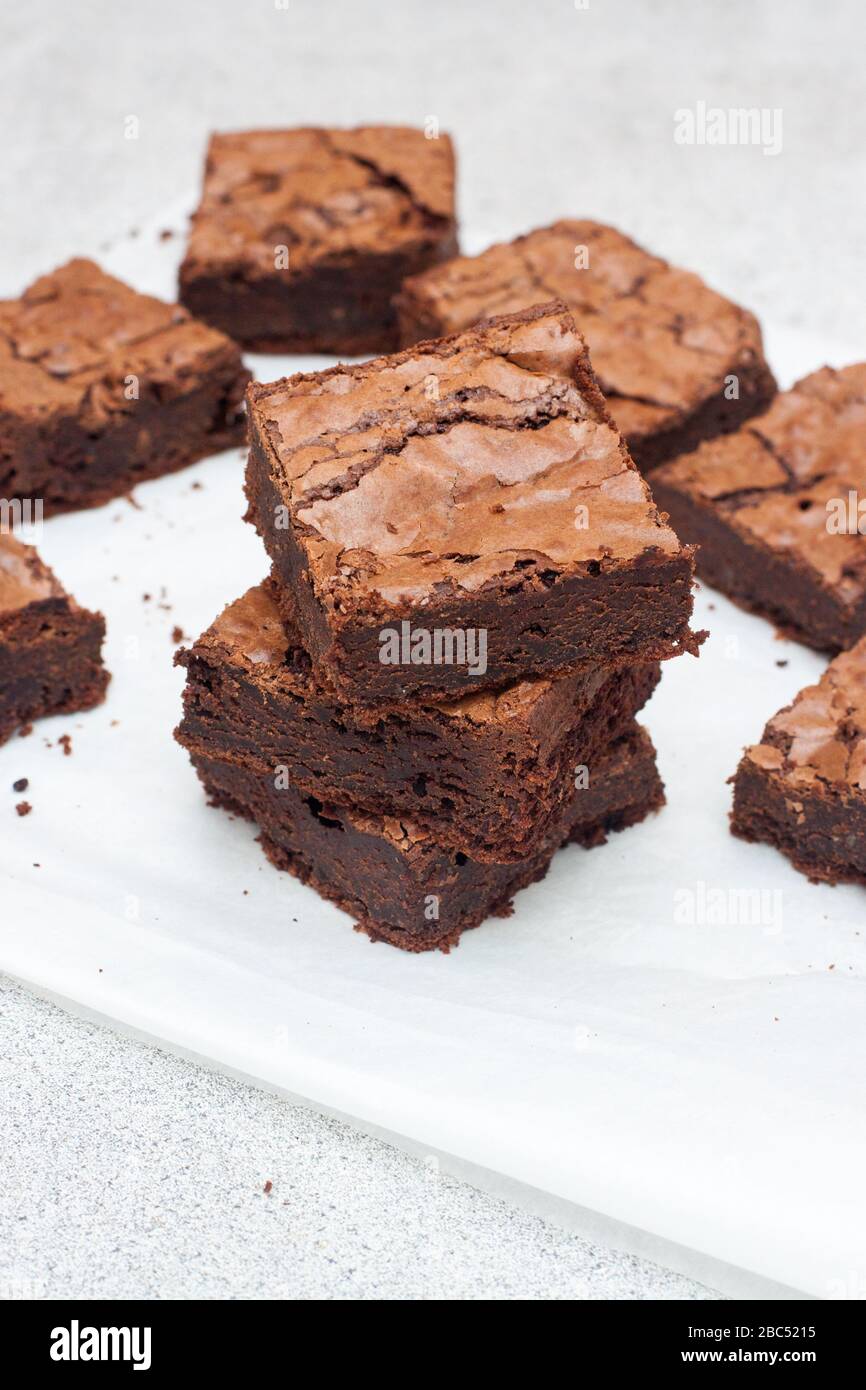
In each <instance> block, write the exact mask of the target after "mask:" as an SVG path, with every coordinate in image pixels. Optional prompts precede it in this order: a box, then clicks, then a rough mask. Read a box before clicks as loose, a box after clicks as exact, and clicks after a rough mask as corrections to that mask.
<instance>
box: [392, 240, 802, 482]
mask: <svg viewBox="0 0 866 1390" xmlns="http://www.w3.org/2000/svg"><path fill="white" fill-rule="evenodd" d="M549 299H562V300H564V302H565V303H566V304H567V305H568V307H569V309H571V311H572V313H573V314H574V317H575V320H576V322H577V325H578V327H579V328H580V331H581V332H582V333H583V334H584V336H585V338H586V339H587V342H588V344H589V350H590V353H591V355H592V365H593V368H594V369H595V374H596V376H597V377H598V381H599V385H600V386H601V389H602V391H603V392H604V395H605V399H606V400H607V403H608V406H609V408H610V412H611V414H612V415H613V418H614V420H615V421H616V423H617V426H618V428H619V430H620V432H621V433H622V434H623V435H624V436H625V439H626V442H627V444H628V447H629V449H630V451H631V455H632V458H633V459H634V461H635V463H636V464H637V465H638V467H639V468H641V469H643V470H645V471H646V470H648V469H651V468H655V467H656V465H657V464H659V463H661V462H662V460H664V459H668V458H672V457H673V456H674V455H675V454H680V453H683V452H684V451H685V450H690V449H694V448H696V447H697V445H698V444H699V443H700V442H701V440H703V439H709V438H711V437H712V436H714V435H717V434H723V433H726V432H727V431H730V430H734V429H736V428H737V427H738V426H739V425H740V424H741V423H742V421H743V420H745V419H747V418H748V417H749V416H750V415H753V414H754V413H755V412H756V411H758V410H761V409H763V408H764V406H765V405H766V404H767V403H768V401H769V400H770V399H771V398H772V396H773V394H774V392H775V390H776V383H775V381H774V380H773V374H772V372H771V371H770V369H769V367H768V366H767V363H766V361H765V360H764V349H763V344H762V341H761V330H760V327H759V325H758V321H757V319H756V318H755V317H754V315H753V314H750V313H749V312H748V311H747V310H745V309H741V308H740V307H739V306H738V305H736V304H733V303H732V302H731V301H730V300H729V299H725V298H724V296H723V295H720V294H717V293H716V292H715V291H714V290H711V289H710V288H709V286H708V285H705V284H704V282H703V280H701V279H700V278H699V277H698V276H697V275H693V274H691V273H690V272H689V271H686V270H678V269H677V268H676V267H674V266H672V265H669V264H668V262H667V261H664V260H662V259H661V258H660V257H659V256H652V255H650V253H649V252H648V251H644V250H643V248H642V247H640V246H637V245H636V244H635V242H633V241H631V240H630V239H629V238H628V237H627V236H623V234H622V232H618V231H617V230H616V229H615V228H614V227H606V226H604V225H603V224H602V223H599V222H588V221H585V220H566V221H562V222H557V223H555V224H554V225H553V226H552V227H542V228H540V229H538V230H537V231H534V232H530V233H529V235H528V236H521V237H518V238H517V239H516V241H511V242H506V243H504V244H502V245H499V246H491V247H490V249H489V250H487V251H485V252H483V254H482V255H480V256H460V257H458V258H457V259H455V260H453V261H449V262H448V264H447V265H443V266H438V267H436V268H435V269H433V270H429V271H425V272H424V274H423V275H418V276H414V277H412V278H411V279H408V280H407V281H406V282H405V283H404V285H403V287H402V289H401V291H400V293H399V295H398V296H397V300H396V307H397V314H398V319H399V323H400V341H401V343H402V345H403V346H406V347H408V346H410V345H411V344H412V343H416V342H418V341H420V340H421V339H423V338H439V337H444V336H445V335H446V334H449V333H459V332H461V331H462V330H463V329H465V328H468V327H470V326H471V325H472V324H474V323H478V322H479V321H480V320H481V319H486V318H488V317H490V316H491V315H493V314H507V313H513V312H515V311H516V310H519V309H525V308H528V307H529V306H530V305H532V304H538V303H540V302H542V301H544V300H549ZM732 378H736V388H734V386H733V384H732ZM734 389H736V395H734V394H733V391H734ZM729 397H730V398H729Z"/></svg>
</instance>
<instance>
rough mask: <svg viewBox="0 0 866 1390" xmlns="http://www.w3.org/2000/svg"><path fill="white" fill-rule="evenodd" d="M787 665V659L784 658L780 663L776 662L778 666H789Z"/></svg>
mask: <svg viewBox="0 0 866 1390" xmlns="http://www.w3.org/2000/svg"><path fill="white" fill-rule="evenodd" d="M787 664H788V661H787V658H786V657H783V658H782V659H781V660H780V661H777V662H776V665H777V666H787Z"/></svg>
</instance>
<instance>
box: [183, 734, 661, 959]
mask: <svg viewBox="0 0 866 1390" xmlns="http://www.w3.org/2000/svg"><path fill="white" fill-rule="evenodd" d="M193 765H194V766H195V768H196V771H197V773H198V775H199V777H200V778H201V780H202V783H203V784H204V786H205V789H206V791H207V792H208V794H209V796H210V797H211V799H212V800H213V801H214V802H215V803H216V804H218V805H222V806H224V807H225V808H227V809H229V810H233V811H236V812H238V813H239V814H242V815H245V816H246V817H247V818H249V819H251V820H254V821H256V822H257V824H258V825H259V828H260V830H261V832H262V835H261V840H262V846H263V848H264V850H265V852H266V854H267V855H268V856H269V858H270V859H271V860H272V862H273V863H274V864H275V865H276V866H277V867H278V868H281V869H287V870H288V871H289V872H291V873H293V874H295V876H296V877H298V878H300V879H301V881H302V882H304V883H309V884H311V886H313V887H314V888H316V890H317V891H318V892H319V893H321V894H322V896H323V897H326V898H329V899H331V901H333V902H335V903H336V904H337V905H338V906H339V907H342V908H343V909H344V911H347V912H349V913H350V914H351V915H352V916H354V917H356V918H357V919H358V925H359V926H360V927H361V928H362V929H363V930H364V931H365V932H367V934H368V935H369V936H371V937H372V938H373V939H374V940H383V941H389V942H390V943H391V944H392V945H396V946H400V947H401V948H402V949H404V950H409V951H424V950H431V949H435V948H436V947H439V948H446V949H447V947H448V946H450V945H453V944H454V943H455V942H456V941H457V939H458V937H459V936H460V934H461V933H462V932H463V931H467V930H469V929H470V928H471V927H475V926H478V925H479V924H480V923H481V922H482V921H483V920H484V918H485V917H488V916H491V915H496V914H500V913H505V912H507V911H508V909H509V906H510V901H511V898H512V897H513V895H514V894H515V893H516V892H517V891H518V890H519V889H520V888H523V887H526V886H527V885H528V884H530V883H532V882H535V881H537V880H538V879H539V878H542V877H543V876H544V874H545V873H546V872H547V869H548V867H549V865H550V860H551V859H552V857H553V854H554V853H555V851H556V848H557V847H558V845H559V844H560V843H562V842H563V841H564V840H567V839H570V840H574V841H578V842H581V843H585V844H596V843H599V842H600V841H601V840H602V839H603V838H604V836H605V834H606V832H607V831H608V830H612V829H615V828H617V827H618V826H624V825H625V824H633V823H634V822H635V821H636V820H639V819H641V818H642V817H643V816H644V815H646V814H648V813H649V811H651V810H654V809H656V807H657V806H658V805H660V804H661V800H662V799H663V796H662V790H661V784H660V782H659V779H658V774H657V772H656V769H655V761H654V751H653V748H652V743H651V742H650V740H649V739H648V737H647V736H646V734H645V733H644V731H643V730H642V729H640V728H638V727H635V728H633V730H632V731H631V733H630V734H629V735H626V736H625V737H624V738H623V739H622V740H620V743H619V744H618V745H617V746H616V747H615V748H614V750H613V751H612V755H611V761H610V764H609V766H608V768H607V769H606V771H603V772H600V774H599V776H598V777H597V778H595V779H594V781H592V782H591V783H590V786H589V787H588V788H586V789H585V790H583V791H581V792H578V793H576V794H575V799H574V801H573V803H572V805H571V806H570V807H569V809H568V811H567V812H566V813H565V814H564V815H563V817H562V820H561V821H560V822H559V824H558V826H557V828H556V830H555V832H554V833H551V834H550V835H549V836H547V837H546V838H544V839H543V840H542V841H541V842H540V843H539V845H538V847H537V849H536V851H535V853H534V854H533V855H532V856H530V857H529V858H528V859H526V860H523V861H522V862H521V863H519V864H479V863H477V862H475V861H473V860H472V859H469V858H467V856H466V855H465V854H461V853H459V852H453V851H445V850H442V849H440V848H439V847H437V846H436V845H435V844H433V843H431V842H430V841H426V842H423V843H414V844H412V845H411V846H410V847H408V848H406V849H404V850H401V849H399V848H398V847H397V846H396V845H394V844H393V843H392V842H391V841H390V840H389V839H387V838H386V837H385V836H384V835H382V834H377V833H375V831H374V829H373V828H372V826H371V827H370V828H364V824H363V822H362V823H360V824H359V823H357V821H356V819H355V813H353V814H352V816H350V815H349V814H348V813H347V812H346V811H345V810H344V809H342V808H340V807H338V806H334V805H323V804H322V803H321V802H319V801H318V800H317V799H316V798H315V797H305V796H304V794H303V793H302V792H300V791H299V790H298V789H297V788H294V787H289V788H285V789H283V790H279V791H278V790H276V789H275V787H274V785H273V781H272V779H271V778H268V777H262V776H261V774H258V773H256V772H253V771H250V770H248V769H241V768H239V767H238V766H236V765H231V764H228V763H225V762H224V761H222V760H219V759H212V758H206V757H201V756H194V757H193ZM374 824H375V823H374ZM434 905H435V910H436V911H437V912H438V917H434V918H432V919H431V918H430V912H431V910H432V909H433V907H434Z"/></svg>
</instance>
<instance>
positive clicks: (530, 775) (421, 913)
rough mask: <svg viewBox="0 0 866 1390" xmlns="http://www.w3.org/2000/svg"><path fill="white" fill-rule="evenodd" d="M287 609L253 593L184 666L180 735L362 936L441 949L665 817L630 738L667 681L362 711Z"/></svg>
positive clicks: (563, 683)
mask: <svg viewBox="0 0 866 1390" xmlns="http://www.w3.org/2000/svg"><path fill="white" fill-rule="evenodd" d="M282 606H283V610H284V611H283V614H282V616H281V614H280V611H279V609H278V607H277V602H276V595H275V592H274V589H273V584H272V582H270V581H268V582H266V583H264V584H262V585H259V586H258V587H257V588H254V589H251V590H250V591H249V593H248V594H246V595H245V596H244V598H242V599H240V600H238V601H237V602H236V603H234V604H232V605H230V607H229V608H227V609H226V611H225V612H224V613H223V614H222V616H221V617H220V618H219V619H218V620H217V622H216V623H214V625H213V626H212V627H211V628H210V629H209V630H208V631H207V632H206V633H205V634H204V635H203V636H202V637H201V638H199V640H198V641H197V642H196V643H195V644H194V646H193V647H192V648H191V649H190V650H187V651H181V652H179V653H178V658H177V659H178V661H179V662H180V663H181V664H182V665H184V666H185V667H186V668H187V687H186V692H185V696H184V717H183V720H182V722H181V725H180V727H179V729H178V731H177V737H178V739H179V741H180V742H181V743H182V744H183V745H184V747H186V748H187V749H188V751H189V752H190V754H191V756H192V760H193V763H194V765H195V767H196V770H197V771H198V773H199V776H200V777H201V779H202V781H203V783H204V785H205V788H206V790H207V791H208V793H209V795H210V797H211V799H212V800H213V801H215V802H216V803H217V804H219V805H222V806H225V807H227V808H229V809H231V810H234V811H236V812H238V813H240V814H242V815H245V816H247V817H249V818H250V819H252V820H255V821H256V822H257V823H258V825H259V827H260V829H261V832H262V843H263V845H264V848H265V850H266V852H267V853H268V855H269V856H270V858H271V859H272V860H273V861H274V863H276V864H277V865H278V866H279V867H281V868H287V869H290V870H291V871H292V872H293V873H295V874H296V875H297V876H298V877H299V878H301V879H303V880H304V881H305V882H310V883H311V884H313V886H314V887H316V888H317V889H318V890H319V892H320V893H322V894H323V895H324V896H326V897H329V898H331V899H333V900H334V901H335V902H337V903H339V904H340V906H342V907H344V908H345V909H346V910H347V911H349V912H351V913H352V914H353V915H354V916H355V917H356V919H357V920H358V924H359V926H360V927H361V928H362V929H363V930H364V931H366V932H367V933H368V934H369V935H370V936H372V937H374V938H376V939H381V940H387V941H390V942H392V943H393V944H395V945H398V946H402V947H403V948H405V949H407V950H413V951H419V950H427V949H430V948H433V947H447V946H449V945H451V944H453V943H454V942H455V941H456V940H457V938H458V937H459V935H460V933H461V932H463V931H465V930H467V929H468V928H469V927H473V926H477V925H478V924H479V922H481V921H482V920H483V919H484V918H485V917H487V916H489V915H491V914H492V913H502V912H503V911H505V910H507V907H508V904H509V900H510V898H511V897H512V895H513V894H514V893H515V892H516V891H517V890H518V889H519V888H522V887H524V886H525V885H526V884H529V883H531V882H533V881H534V880H535V879H538V878H540V877H541V876H542V875H543V874H544V873H545V871H546V869H547V867H548V865H549V863H550V860H551V858H552V856H553V854H554V853H555V851H556V849H557V848H558V847H559V846H560V845H561V844H563V843H564V842H566V841H578V842H580V843H582V844H595V843H599V842H600V841H601V840H603V839H604V837H605V834H606V832H607V831H608V830H611V829H619V828H621V827H622V826H625V825H629V824H632V823H633V822H634V821H636V820H639V819H641V818H642V817H643V816H645V815H646V814H647V813H648V812H649V811H650V810H652V809H654V808H656V807H657V806H659V805H660V804H661V802H662V800H663V791H662V785H661V782H660V781H659V777H658V773H657V771H656V767H655V755H654V751H653V748H652V744H651V742H650V740H649V738H648V736H647V735H646V733H645V732H644V731H643V730H642V729H640V728H639V726H637V725H636V724H635V723H634V716H635V714H636V713H637V711H638V710H639V709H640V708H641V707H642V706H643V705H644V704H645V702H646V700H647V699H648V698H649V696H650V694H651V693H652V691H653V689H654V687H655V685H656V683H657V681H658V676H659V671H658V666H657V665H655V664H651V665H644V666H636V667H631V668H626V669H624V670H622V671H620V672H616V673H613V672H610V671H605V670H601V669H599V670H597V671H594V672H590V673H585V674H583V675H581V676H579V677H566V678H563V679H560V680H547V679H540V680H532V681H521V682H517V683H516V684H514V685H512V686H510V687H508V688H507V689H505V690H501V691H498V692H494V693H491V692H483V693H482V692H480V693H479V694H477V695H471V696H466V697H464V698H463V699H461V700H457V701H454V702H449V703H447V704H441V703H440V704H423V703H421V704H415V705H413V706H412V707H411V708H409V707H407V706H393V707H392V706H384V707H377V708H376V709H375V710H370V709H366V708H359V707H356V706H347V705H345V704H343V703H341V702H339V701H338V700H337V699H336V697H335V696H334V695H333V693H332V692H330V691H329V690H328V688H327V687H326V686H325V685H324V684H323V683H322V682H321V681H319V680H318V679H317V678H316V677H315V675H314V674H313V673H312V671H311V667H310V662H309V658H308V656H307V654H306V652H305V651H304V648H303V646H302V644H301V641H300V635H299V633H298V631H297V628H296V627H295V626H294V625H293V624H292V622H291V615H290V614H289V615H287V614H286V613H285V598H284V596H283V599H282ZM578 769H583V771H582V773H581V775H580V776H579V777H576V772H577V770H578Z"/></svg>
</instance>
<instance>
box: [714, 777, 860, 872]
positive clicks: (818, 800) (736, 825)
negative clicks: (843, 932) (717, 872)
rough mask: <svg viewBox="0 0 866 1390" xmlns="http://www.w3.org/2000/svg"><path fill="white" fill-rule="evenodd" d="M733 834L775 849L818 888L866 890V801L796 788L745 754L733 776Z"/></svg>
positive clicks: (834, 792)
mask: <svg viewBox="0 0 866 1390" xmlns="http://www.w3.org/2000/svg"><path fill="white" fill-rule="evenodd" d="M733 780H734V806H733V810H732V812H731V833H732V834H733V835H736V836H737V838H738V839H741V840H748V841H750V842H752V843H762V844H768V845H771V846H772V847H773V848H774V849H777V850H778V851H779V852H780V853H781V854H784V855H785V857H786V858H787V859H789V860H790V862H791V863H792V864H793V866H794V868H795V869H797V870H799V872H800V873H802V874H805V875H806V876H807V878H809V879H810V880H811V881H812V882H813V883H819V882H822V883H858V884H860V885H862V886H866V797H864V795H863V794H862V793H861V794H860V795H859V796H858V795H857V794H856V793H854V794H851V793H849V794H847V795H846V794H842V793H840V792H839V791H837V790H834V789H833V788H831V787H829V786H823V787H817V788H814V789H811V790H809V789H803V788H794V787H792V786H791V785H790V784H787V783H786V780H785V778H784V776H782V775H780V774H778V773H774V772H772V771H770V770H768V769H765V768H761V767H758V766H757V765H756V763H755V762H754V761H753V760H752V759H751V758H750V756H749V754H748V752H747V753H745V754H744V756H743V758H742V760H741V762H740V765H739V767H738V769H737V772H736V775H735V777H734V779H733Z"/></svg>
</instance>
